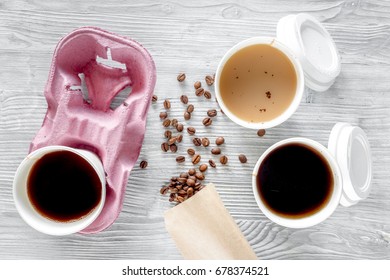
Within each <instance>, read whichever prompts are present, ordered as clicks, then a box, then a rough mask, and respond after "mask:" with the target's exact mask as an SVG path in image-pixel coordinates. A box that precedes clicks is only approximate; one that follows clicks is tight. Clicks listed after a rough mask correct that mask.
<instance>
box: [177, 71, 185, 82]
mask: <svg viewBox="0 0 390 280" xmlns="http://www.w3.org/2000/svg"><path fill="white" fill-rule="evenodd" d="M185 79H186V74H184V73H180V74H179V75H177V80H178V81H179V82H183V81H184V80H185Z"/></svg>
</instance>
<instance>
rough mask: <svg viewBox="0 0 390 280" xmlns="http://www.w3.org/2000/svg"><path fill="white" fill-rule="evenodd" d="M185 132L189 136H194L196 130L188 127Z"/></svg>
mask: <svg viewBox="0 0 390 280" xmlns="http://www.w3.org/2000/svg"><path fill="white" fill-rule="evenodd" d="M187 132H188V134H189V135H194V134H195V132H196V129H195V127H192V126H190V127H187Z"/></svg>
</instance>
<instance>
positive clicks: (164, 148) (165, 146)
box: [161, 142, 169, 152]
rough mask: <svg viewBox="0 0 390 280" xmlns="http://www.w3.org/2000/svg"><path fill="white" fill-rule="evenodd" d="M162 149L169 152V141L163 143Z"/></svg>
mask: <svg viewBox="0 0 390 280" xmlns="http://www.w3.org/2000/svg"><path fill="white" fill-rule="evenodd" d="M161 150H163V152H167V151H168V150H169V145H168V143H167V142H164V143H162V144H161Z"/></svg>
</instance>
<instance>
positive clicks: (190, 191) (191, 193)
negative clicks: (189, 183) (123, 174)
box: [187, 187, 194, 197]
mask: <svg viewBox="0 0 390 280" xmlns="http://www.w3.org/2000/svg"><path fill="white" fill-rule="evenodd" d="M187 195H188V197H191V196H193V195H194V188H191V187H190V188H188V189H187Z"/></svg>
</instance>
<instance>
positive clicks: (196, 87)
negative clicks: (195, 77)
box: [194, 81, 202, 89]
mask: <svg viewBox="0 0 390 280" xmlns="http://www.w3.org/2000/svg"><path fill="white" fill-rule="evenodd" d="M201 86H202V83H201V82H199V81H196V82H195V83H194V88H195V89H198V88H200V87H201Z"/></svg>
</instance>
